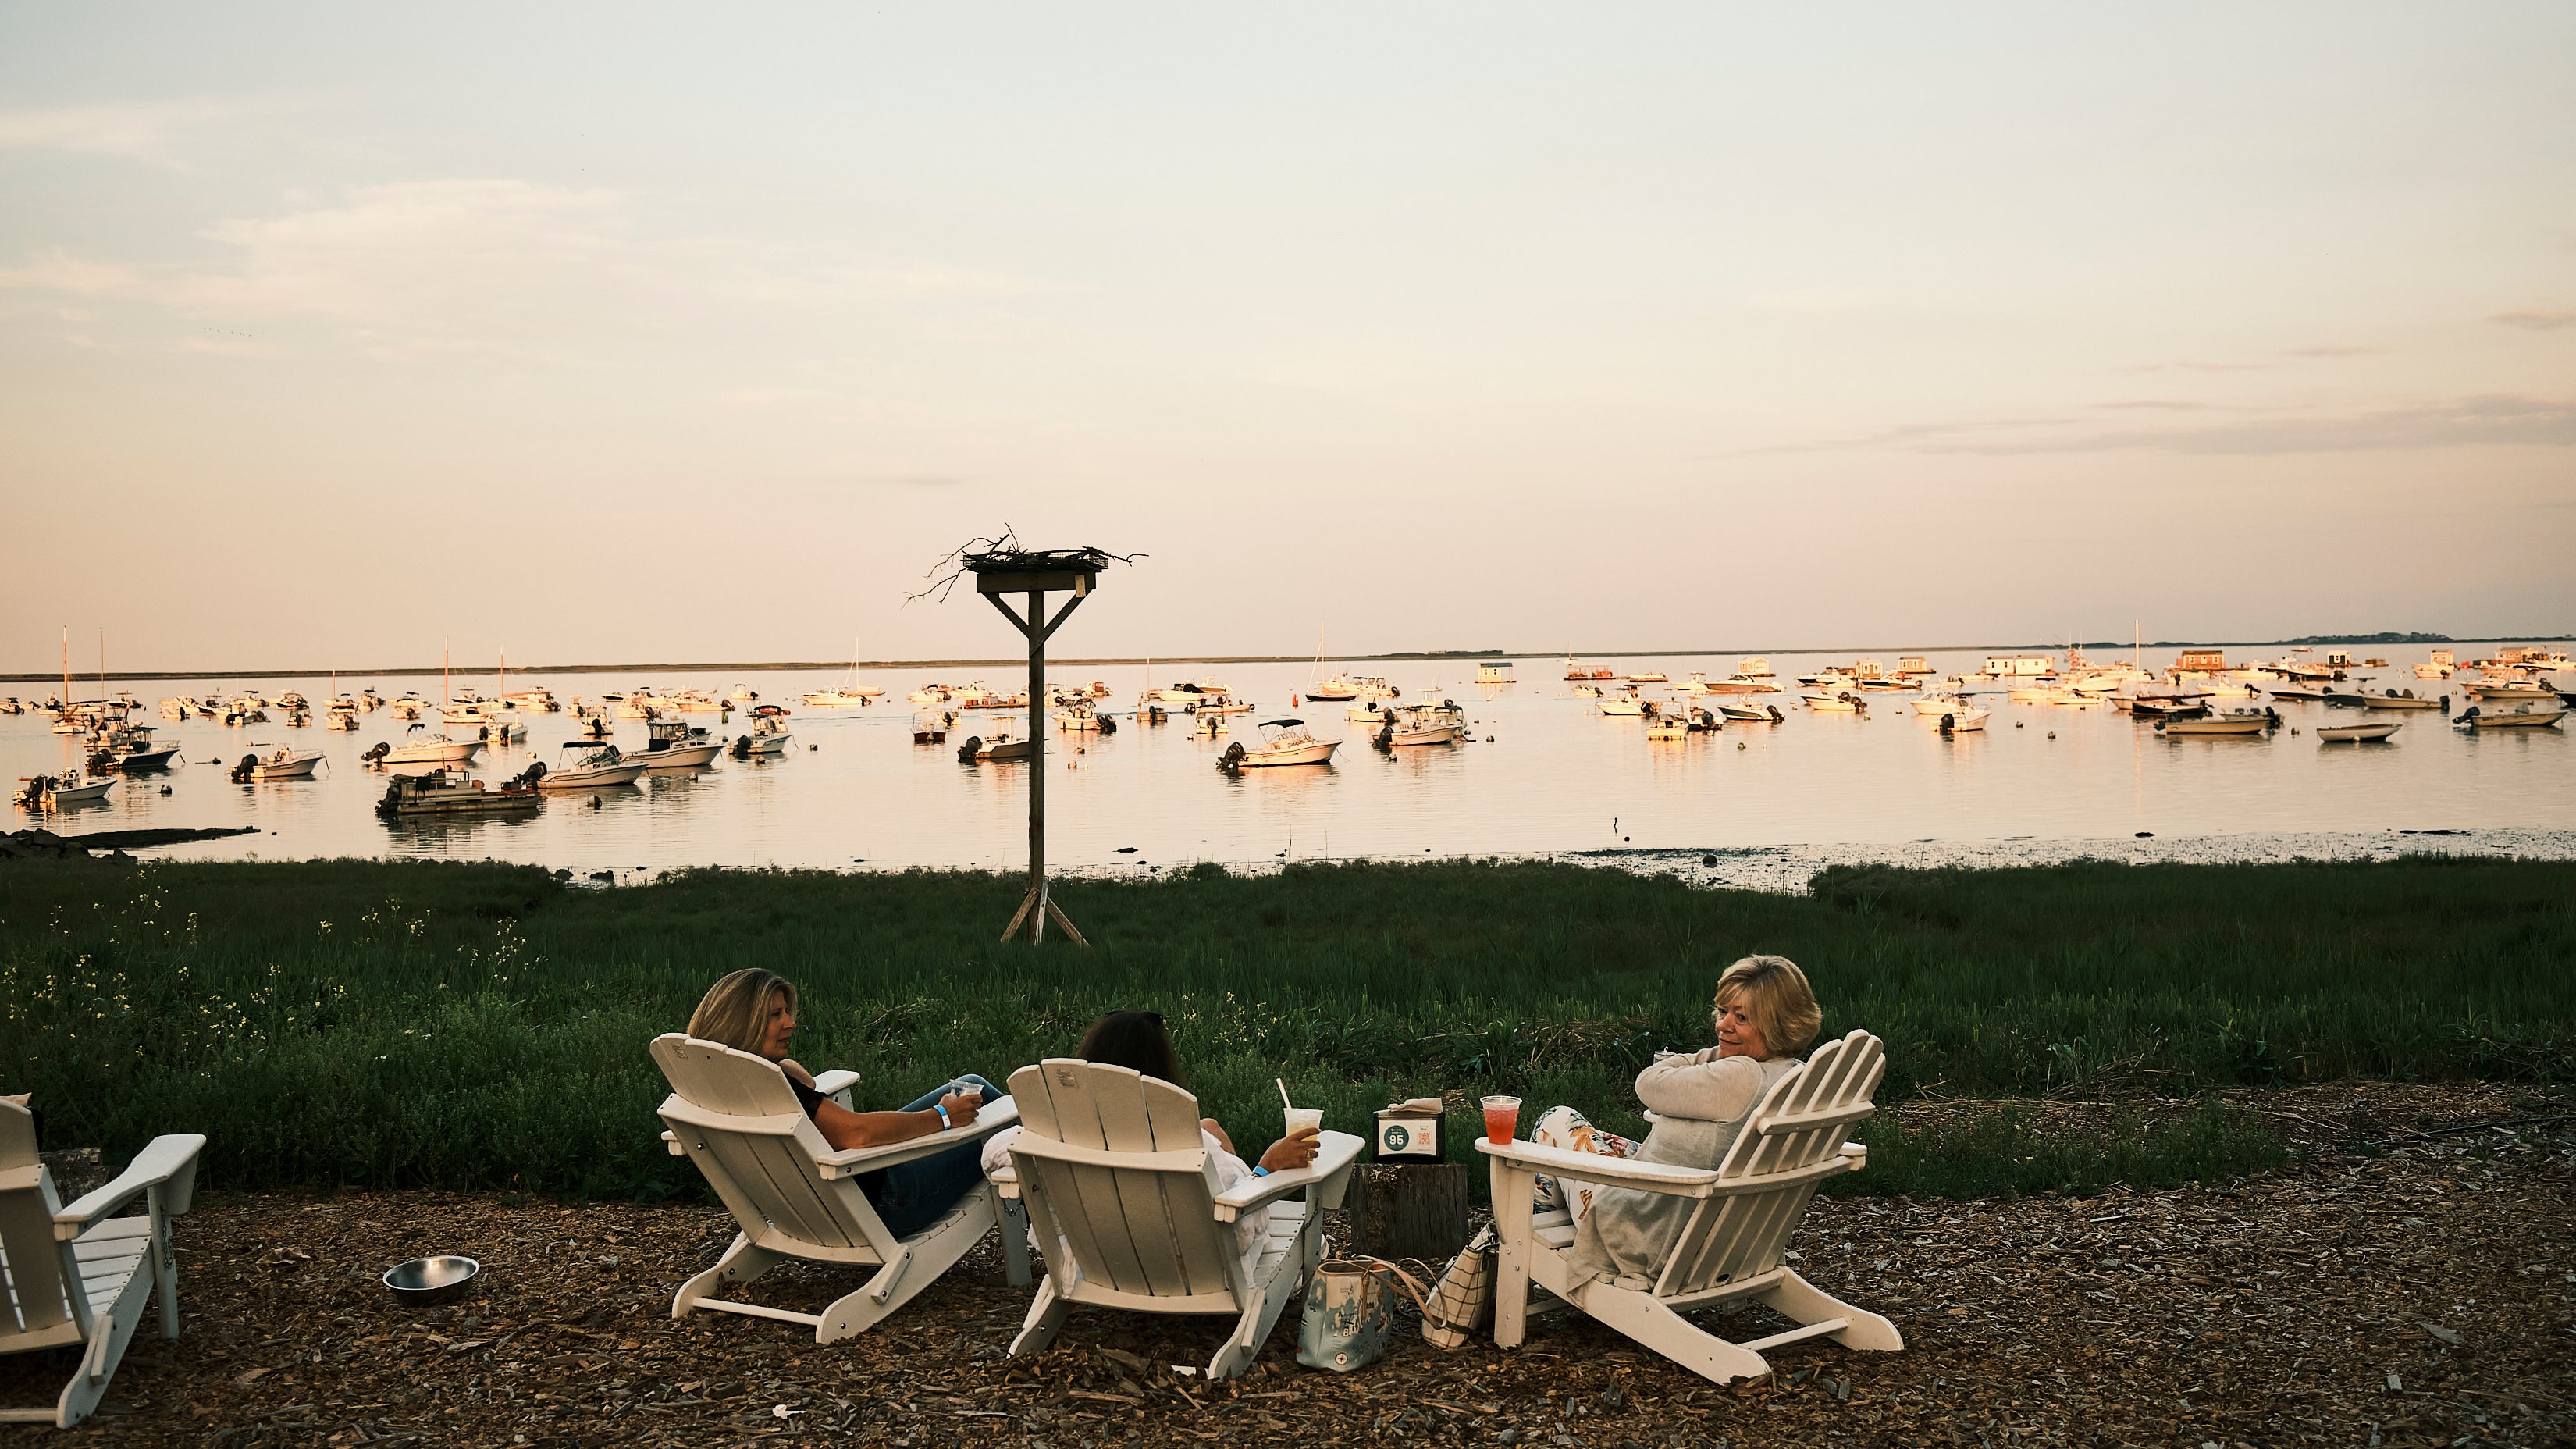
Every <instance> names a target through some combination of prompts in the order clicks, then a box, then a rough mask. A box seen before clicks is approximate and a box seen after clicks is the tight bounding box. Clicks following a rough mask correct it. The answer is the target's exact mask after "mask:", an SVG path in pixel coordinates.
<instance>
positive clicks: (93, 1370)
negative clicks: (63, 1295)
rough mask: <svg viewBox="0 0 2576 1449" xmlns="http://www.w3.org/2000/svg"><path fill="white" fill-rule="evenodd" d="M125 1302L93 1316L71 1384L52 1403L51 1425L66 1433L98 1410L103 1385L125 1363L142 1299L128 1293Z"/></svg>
mask: <svg viewBox="0 0 2576 1449" xmlns="http://www.w3.org/2000/svg"><path fill="white" fill-rule="evenodd" d="M125 1297H126V1300H127V1301H125V1302H121V1303H118V1304H117V1305H115V1306H114V1307H113V1308H111V1309H108V1310H106V1311H102V1312H100V1313H97V1314H95V1315H93V1317H92V1318H91V1321H90V1341H89V1342H88V1343H86V1344H83V1345H82V1346H81V1356H80V1364H79V1366H78V1367H76V1368H74V1369H73V1370H72V1381H71V1382H70V1383H68V1384H65V1385H64V1386H63V1395H62V1397H61V1398H60V1399H58V1400H56V1401H55V1403H54V1423H55V1425H56V1426H57V1427H59V1428H64V1429H68V1428H70V1427H71V1426H72V1425H74V1424H77V1423H79V1422H80V1421H81V1420H83V1419H86V1418H88V1417H89V1416H90V1415H91V1414H92V1413H94V1412H96V1411H97V1409H98V1401H99V1400H101V1399H103V1398H105V1397H107V1384H108V1381H109V1380H110V1379H113V1378H115V1377H116V1366H117V1365H118V1364H119V1363H121V1362H123V1361H124V1359H125V1345H126V1342H127V1341H128V1340H129V1339H131V1338H133V1337H134V1328H135V1325H136V1324H137V1323H139V1322H141V1321H142V1318H143V1299H142V1296H141V1295H140V1294H137V1293H133V1292H128V1293H127V1294H126V1295H125Z"/></svg>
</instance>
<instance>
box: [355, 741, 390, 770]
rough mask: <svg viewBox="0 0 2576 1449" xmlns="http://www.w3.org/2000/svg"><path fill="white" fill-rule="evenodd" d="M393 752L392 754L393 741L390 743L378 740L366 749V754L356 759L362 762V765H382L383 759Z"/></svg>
mask: <svg viewBox="0 0 2576 1449" xmlns="http://www.w3.org/2000/svg"><path fill="white" fill-rule="evenodd" d="M393 752H394V745H393V741H391V740H378V741H376V742H375V743H374V744H373V745H371V746H369V747H368V749H367V751H366V753H364V754H362V755H360V756H358V758H359V760H360V761H362V762H364V763H366V764H370V765H375V764H382V763H383V762H384V758H385V756H387V755H390V754H392V753H393Z"/></svg>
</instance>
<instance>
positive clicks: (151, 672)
mask: <svg viewBox="0 0 2576 1449" xmlns="http://www.w3.org/2000/svg"><path fill="white" fill-rule="evenodd" d="M2570 638H2576V634H2569V633H2556V634H2497V635H2493V636H2491V637H2487V638H2479V639H2448V640H2444V641H2442V642H2443V643H2444V644H2509V643H2530V642H2535V641H2539V640H2549V641H2553V642H2554V641H2557V640H2563V639H2570ZM2302 642H2310V647H2314V643H2313V642H2311V641H2301V640H2296V639H2212V640H2206V641H2202V640H2188V641H2185V640H2172V639H2160V640H2157V641H2156V642H2155V643H2153V644H2149V645H2145V646H2142V647H2144V648H2149V649H2272V648H2292V647H2296V646H2297V645H2299V644H2300V643H2302ZM2325 642H2332V643H2341V644H2350V645H2353V646H2355V647H2359V648H2369V649H2381V648H2389V649H2394V648H2415V647H2431V646H2421V645H2400V644H2390V643H2386V642H2385V641H2381V642H2376V643H2374V642H2372V641H2369V640H2360V639H2355V640H2333V641H2325ZM2063 647H2065V646H2064V645H2062V644H1825V645H1810V646H1804V647H1791V646H1787V645H1778V644H1775V645H1771V646H1770V647H1768V648H1743V649H1586V650H1577V651H1575V655H1574V656H1573V657H1577V658H1584V659H1714V658H1717V657H1718V656H1720V655H1735V656H1746V655H1763V656H1768V655H1773V654H1780V655H1789V654H1861V653H1870V652H1876V653H1881V654H1961V653H1966V654H1979V653H1986V654H2005V653H2016V652H2042V653H2054V652H2055V651H2057V650H2058V649H2060V648H2063ZM2075 647H2076V648H2079V649H2118V648H2128V647H2132V646H2129V645H2124V644H2120V643H2118V642H2117V641H2113V640H2102V641H2095V642H2088V643H2084V644H2078V645H2076V646H2075ZM1313 657H1314V656H1312V655H1307V654H1193V655H1174V656H1170V657H1168V658H1167V657H1163V656H1160V655H1157V656H1155V657H1153V658H1141V657H1139V658H1096V659H1053V660H1049V661H1048V663H1049V664H1050V665H1051V666H1058V667H1062V668H1065V669H1092V668H1108V667H1111V666H1113V665H1134V664H1303V663H1305V662H1307V661H1308V660H1309V659H1311V658H1313ZM1324 657H1325V659H1326V661H1327V662H1330V663H1336V664H1401V663H1405V662H1408V661H1429V660H1450V659H1509V660H1513V661H1515V662H1518V661H1520V660H1524V659H1559V658H1565V657H1567V656H1565V655H1561V654H1559V653H1558V652H1557V651H1556V650H1553V649H1542V650H1533V651H1523V652H1520V653H1514V652H1513V651H1511V650H1508V649H1447V650H1421V651H1414V652H1410V653H1399V654H1328V655H1326V656H1324ZM1027 663H1028V658H1027V656H1025V655H1014V656H1012V657H1009V658H1003V659H862V660H860V661H859V662H858V663H857V665H856V666H853V665H852V664H851V663H850V661H849V660H846V659H771V660H716V661H714V662H711V663H676V662H667V661H666V662H662V663H639V664H535V665H529V666H527V667H525V668H520V669H513V670H511V671H510V672H511V673H513V674H521V675H539V674H684V673H685V674H714V673H751V672H753V671H767V670H777V669H807V670H829V669H850V668H853V667H856V668H858V669H862V670H868V669H1010V668H1016V667H1020V666H1024V665H1026V664H1027ZM441 672H442V671H441V670H440V668H439V667H438V666H437V665H434V664H432V665H427V666H418V665H412V666H404V667H400V668H392V669H145V670H117V671H115V672H113V673H109V674H99V673H97V672H95V671H89V670H80V669H75V670H73V671H72V678H73V679H75V680H82V679H88V680H137V679H322V678H326V677H328V676H330V675H333V674H346V675H349V676H351V677H352V678H374V679H408V678H417V677H420V676H424V675H436V674H439V673H441ZM446 672H452V673H458V674H464V675H467V676H469V677H476V678H479V677H481V676H482V675H484V674H487V673H489V672H490V671H489V670H487V669H485V668H483V667H482V666H481V665H480V664H479V663H478V664H477V665H476V666H475V667H473V668H470V669H455V670H450V671H446ZM62 677H63V676H62V671H61V670H59V669H55V670H47V671H44V672H42V673H21V674H0V684H27V683H42V682H44V681H46V680H60V679H61V678H62Z"/></svg>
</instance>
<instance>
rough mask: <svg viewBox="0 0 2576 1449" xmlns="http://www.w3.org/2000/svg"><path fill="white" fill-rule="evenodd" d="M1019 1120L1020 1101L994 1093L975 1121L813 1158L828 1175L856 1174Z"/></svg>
mask: <svg viewBox="0 0 2576 1449" xmlns="http://www.w3.org/2000/svg"><path fill="white" fill-rule="evenodd" d="M1019 1120H1020V1104H1019V1103H1017V1102H1014V1101H1012V1100H1011V1099H1010V1098H1008V1097H995V1098H994V1099H993V1100H992V1101H990V1102H987V1103H985V1104H984V1105H983V1107H981V1108H980V1109H978V1110H977V1111H976V1113H975V1120H974V1121H972V1122H970V1123H968V1124H967V1125H965V1126H963V1127H959V1128H957V1129H955V1130H953V1131H948V1132H933V1133H931V1134H930V1135H929V1136H927V1137H915V1138H912V1139H911V1140H909V1141H905V1142H893V1143H888V1144H887V1145H885V1146H883V1147H852V1148H849V1149H847V1150H845V1151H841V1152H828V1153H825V1154H824V1155H822V1156H820V1157H817V1158H815V1159H814V1161H815V1163H816V1165H817V1166H819V1167H821V1168H822V1170H823V1176H824V1177H825V1178H827V1179H828V1178H837V1177H856V1176H858V1175H859V1174H860V1173H862V1172H882V1171H884V1170H885V1169H886V1168H889V1167H892V1166H894V1165H895V1164H897V1163H901V1162H910V1161H912V1160H913V1159H914V1158H917V1157H929V1156H931V1155H933V1154H935V1153H941V1152H945V1151H947V1150H948V1149H949V1148H952V1147H960V1146H963V1145H965V1144H966V1143H969V1142H981V1141H983V1140H984V1139H985V1138H987V1137H990V1136H992V1135H993V1134H994V1133H996V1132H999V1131H1001V1130H1002V1129H1003V1128H1005V1127H1012V1126H1017V1125H1018V1124H1019Z"/></svg>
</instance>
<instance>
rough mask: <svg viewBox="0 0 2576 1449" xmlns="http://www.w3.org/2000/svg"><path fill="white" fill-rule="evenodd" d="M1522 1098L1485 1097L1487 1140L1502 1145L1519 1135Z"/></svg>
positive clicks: (1498, 1145)
mask: <svg viewBox="0 0 2576 1449" xmlns="http://www.w3.org/2000/svg"><path fill="white" fill-rule="evenodd" d="M1520 1126H1521V1099H1520V1098H1518V1097H1487V1098H1486V1099H1485V1140H1486V1141H1488V1142H1491V1143H1493V1144H1494V1145H1495V1146H1497V1147H1500V1146H1502V1145H1503V1144H1504V1143H1506V1142H1509V1141H1511V1140H1512V1138H1513V1137H1515V1136H1517V1135H1519V1132H1520Z"/></svg>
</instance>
